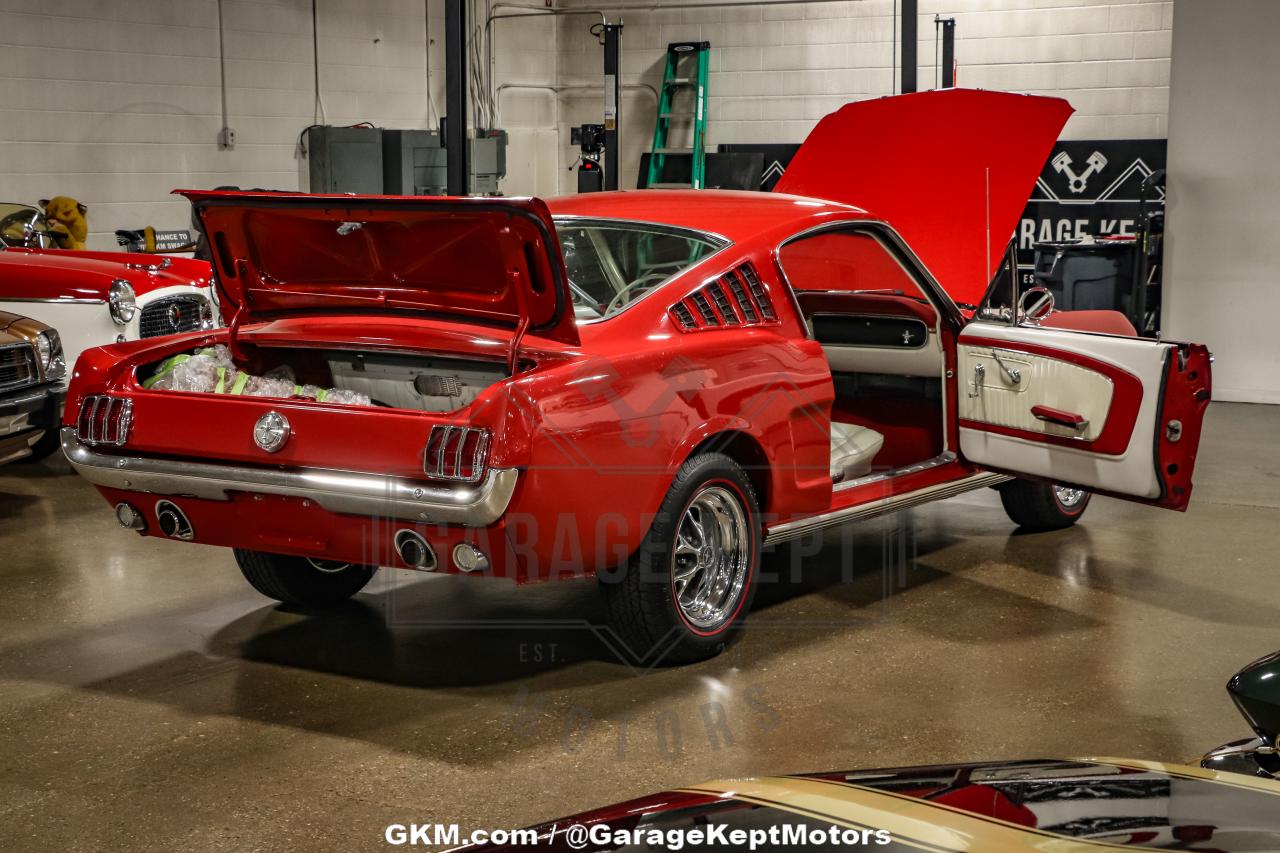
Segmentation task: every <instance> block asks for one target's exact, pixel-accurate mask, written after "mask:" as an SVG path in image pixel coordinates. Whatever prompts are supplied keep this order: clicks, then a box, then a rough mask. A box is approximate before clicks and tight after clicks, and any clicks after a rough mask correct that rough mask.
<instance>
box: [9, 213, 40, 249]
mask: <svg viewBox="0 0 1280 853" xmlns="http://www.w3.org/2000/svg"><path fill="white" fill-rule="evenodd" d="M42 216H43V214H41V213H40V211H38V210H36V209H35V208H23V209H20V210H15V211H14V212H13V213H10V214H9V215H8V216H5V217H3V218H0V243H3V244H4V245H6V246H12V247H14V248H37V249H40V248H47V247H48V243H49V242H50V241H49V238H48V236H47V234H46V232H45V231H44V230H43V229H41V228H39V227H38V225H39V223H40V219H41V217H42Z"/></svg>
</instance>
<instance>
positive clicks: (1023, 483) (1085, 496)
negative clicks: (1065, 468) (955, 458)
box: [1000, 480, 1093, 531]
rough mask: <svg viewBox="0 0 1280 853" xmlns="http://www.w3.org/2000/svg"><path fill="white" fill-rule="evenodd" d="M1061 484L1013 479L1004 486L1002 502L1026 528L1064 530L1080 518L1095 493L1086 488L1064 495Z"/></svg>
mask: <svg viewBox="0 0 1280 853" xmlns="http://www.w3.org/2000/svg"><path fill="white" fill-rule="evenodd" d="M1070 488H1071V487H1063V486H1057V485H1055V484H1053V483H1041V482H1038V481H1032V480H1012V481H1010V482H1008V483H1005V484H1004V485H1003V486H1001V487H1000V502H1001V503H1002V504H1004V511H1005V513H1007V514H1008V516H1009V519H1010V520H1011V521H1012V522H1013V523H1014V524H1016V525H1018V526H1019V527H1021V528H1023V529H1025V530H1031V531H1041V530H1061V529H1062V528H1064V527H1070V526H1071V525H1073V524H1075V523H1076V522H1077V521H1079V520H1080V517H1081V516H1082V515H1084V511H1085V510H1086V509H1087V508H1088V507H1089V499H1090V498H1091V497H1093V495H1092V493H1090V492H1088V491H1086V490H1084V489H1071V491H1073V492H1075V494H1074V495H1071V496H1069V497H1067V498H1064V496H1063V494H1062V492H1061V491H1060V490H1062V489H1070Z"/></svg>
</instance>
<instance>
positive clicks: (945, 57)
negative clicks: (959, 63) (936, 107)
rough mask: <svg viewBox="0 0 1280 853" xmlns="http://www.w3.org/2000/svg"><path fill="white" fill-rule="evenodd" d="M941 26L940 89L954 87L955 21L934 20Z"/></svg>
mask: <svg viewBox="0 0 1280 853" xmlns="http://www.w3.org/2000/svg"><path fill="white" fill-rule="evenodd" d="M933 20H934V23H935V24H940V25H941V26H942V88H944V89H954V88H955V87H956V19H955V18H934V19H933Z"/></svg>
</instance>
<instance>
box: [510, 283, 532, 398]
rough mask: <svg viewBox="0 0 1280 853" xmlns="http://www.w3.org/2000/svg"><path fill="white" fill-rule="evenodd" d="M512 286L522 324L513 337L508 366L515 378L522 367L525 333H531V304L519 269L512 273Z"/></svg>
mask: <svg viewBox="0 0 1280 853" xmlns="http://www.w3.org/2000/svg"><path fill="white" fill-rule="evenodd" d="M511 285H512V289H513V291H514V292H515V295H516V307H517V309H518V310H519V313H520V322H519V323H518V324H517V325H516V333H515V334H514V335H513V336H512V337H511V359H510V363H509V364H508V369H509V370H510V371H511V375H512V376H515V375H516V372H517V370H518V369H519V367H520V342H521V341H522V340H523V339H524V334H525V332H527V331H529V304H528V301H527V299H526V297H527V296H528V294H526V293H525V292H524V287H522V286H521V284H520V270H519V269H515V270H513V271H512V272H511Z"/></svg>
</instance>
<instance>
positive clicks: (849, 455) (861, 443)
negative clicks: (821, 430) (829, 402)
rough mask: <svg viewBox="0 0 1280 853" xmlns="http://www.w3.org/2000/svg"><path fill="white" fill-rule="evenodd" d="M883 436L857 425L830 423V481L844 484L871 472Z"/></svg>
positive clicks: (881, 444) (881, 445)
mask: <svg viewBox="0 0 1280 853" xmlns="http://www.w3.org/2000/svg"><path fill="white" fill-rule="evenodd" d="M883 446H884V436H883V435H881V434H880V433H878V432H876V431H875V430H873V429H868V428H867V427H864V426H858V425H857V424H841V423H836V422H835V421H832V422H831V479H832V480H833V481H835V482H837V483H840V482H846V481H848V480H853V479H856V478H858V477H861V476H863V475H865V474H869V473H870V472H871V462H872V460H874V459H875V458H876V454H877V453H879V452H880V448H881V447H883Z"/></svg>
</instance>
